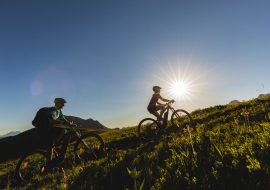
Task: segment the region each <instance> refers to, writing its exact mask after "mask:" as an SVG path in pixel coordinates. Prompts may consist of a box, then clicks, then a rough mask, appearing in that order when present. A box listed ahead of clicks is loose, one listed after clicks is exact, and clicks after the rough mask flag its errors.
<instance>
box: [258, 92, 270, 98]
mask: <svg viewBox="0 0 270 190" xmlns="http://www.w3.org/2000/svg"><path fill="white" fill-rule="evenodd" d="M265 96H270V93H268V94H260V95H259V96H258V98H262V97H265Z"/></svg>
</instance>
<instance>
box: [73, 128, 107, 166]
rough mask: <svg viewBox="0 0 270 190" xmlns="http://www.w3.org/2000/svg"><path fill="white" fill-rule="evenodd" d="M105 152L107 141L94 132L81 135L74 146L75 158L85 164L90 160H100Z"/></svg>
mask: <svg viewBox="0 0 270 190" xmlns="http://www.w3.org/2000/svg"><path fill="white" fill-rule="evenodd" d="M83 143H85V145H86V146H85V145H84V144H83ZM87 146H88V147H87ZM104 152H105V143H104V141H103V139H102V138H101V136H99V135H97V134H94V133H88V134H85V135H83V136H81V137H80V138H79V139H78V140H77V142H76V144H75V146H74V154H75V159H76V161H79V163H84V164H85V163H87V162H88V161H90V160H98V159H100V158H101V157H102V156H103V154H104Z"/></svg>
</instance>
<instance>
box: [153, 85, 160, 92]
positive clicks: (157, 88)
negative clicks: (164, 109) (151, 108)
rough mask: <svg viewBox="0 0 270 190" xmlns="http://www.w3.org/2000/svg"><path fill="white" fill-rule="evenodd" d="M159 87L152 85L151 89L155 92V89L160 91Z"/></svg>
mask: <svg viewBox="0 0 270 190" xmlns="http://www.w3.org/2000/svg"><path fill="white" fill-rule="evenodd" d="M159 89H161V88H160V87H159V86H154V87H153V91H155V92H156V91H160V90H159Z"/></svg>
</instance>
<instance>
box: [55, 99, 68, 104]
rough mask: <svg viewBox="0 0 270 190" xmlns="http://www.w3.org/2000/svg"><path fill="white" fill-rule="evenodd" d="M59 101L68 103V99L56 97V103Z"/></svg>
mask: <svg viewBox="0 0 270 190" xmlns="http://www.w3.org/2000/svg"><path fill="white" fill-rule="evenodd" d="M57 102H60V103H67V102H66V100H64V99H63V98H55V99H54V103H57Z"/></svg>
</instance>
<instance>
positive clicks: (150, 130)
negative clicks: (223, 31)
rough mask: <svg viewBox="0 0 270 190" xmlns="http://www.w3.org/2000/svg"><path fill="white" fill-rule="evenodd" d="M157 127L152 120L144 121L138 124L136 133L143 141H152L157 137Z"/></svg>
mask: <svg viewBox="0 0 270 190" xmlns="http://www.w3.org/2000/svg"><path fill="white" fill-rule="evenodd" d="M158 128H159V126H158V125H157V122H156V121H155V120H153V119H150V118H148V119H144V120H142V121H141V122H140V124H139V126H138V133H139V135H140V137H142V138H143V139H145V140H154V139H155V138H156V135H157V131H158Z"/></svg>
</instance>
